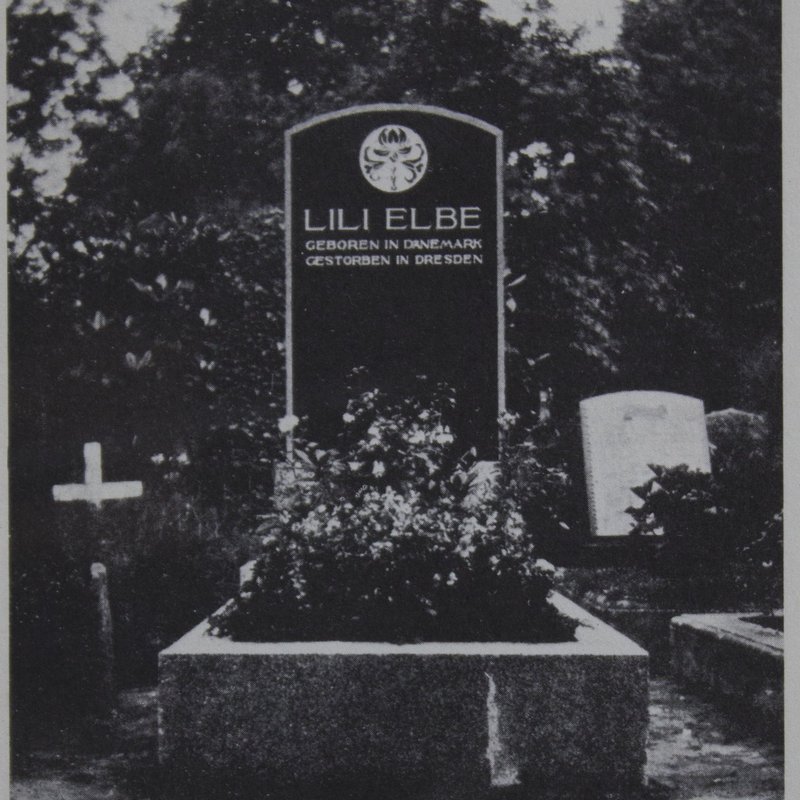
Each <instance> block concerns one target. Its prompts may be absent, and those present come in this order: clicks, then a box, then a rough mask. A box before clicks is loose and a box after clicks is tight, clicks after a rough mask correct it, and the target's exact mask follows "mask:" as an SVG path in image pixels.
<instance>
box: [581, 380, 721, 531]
mask: <svg viewBox="0 0 800 800" xmlns="http://www.w3.org/2000/svg"><path fill="white" fill-rule="evenodd" d="M580 411H581V432H582V435H583V456H584V462H585V466H586V488H587V494H588V497H589V513H590V517H591V524H592V534H593V535H594V536H624V535H627V534H628V533H629V532H630V529H631V528H632V527H633V519H632V518H631V517H630V516H629V515H628V514H626V513H625V509H626V508H628V507H630V506H638V505H641V500H640V499H639V498H638V497H637V496H636V495H635V494H633V492H632V491H631V488H632V487H634V486H640V485H641V484H643V483H645V482H646V481H647V480H649V479H650V478H652V477H653V473H652V472H651V471H650V469H649V467H648V465H649V464H660V465H662V466H666V467H677V466H680V465H681V464H686V465H687V466H688V467H689V468H690V469H698V470H702V471H704V472H710V471H711V461H710V458H709V447H708V436H707V433H706V421H705V414H704V409H703V401H702V400H698V399H697V398H695V397H687V396H686V395H681V394H673V393H672V392H644V391H642V392H616V393H614V394H606V395H601V396H599V397H591V398H589V399H587V400H583V401H582V402H581V405H580Z"/></svg>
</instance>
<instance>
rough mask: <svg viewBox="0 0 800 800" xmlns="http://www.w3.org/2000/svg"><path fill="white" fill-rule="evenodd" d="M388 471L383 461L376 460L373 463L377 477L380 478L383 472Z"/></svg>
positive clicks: (373, 472) (373, 470)
mask: <svg viewBox="0 0 800 800" xmlns="http://www.w3.org/2000/svg"><path fill="white" fill-rule="evenodd" d="M384 472H386V467H385V466H384V465H383V461H376V462H375V463H374V464H373V465H372V474H373V475H374V476H375V477H376V478H380V477H381V475H383V473H384Z"/></svg>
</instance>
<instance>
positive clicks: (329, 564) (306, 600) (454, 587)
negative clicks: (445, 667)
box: [212, 387, 574, 642]
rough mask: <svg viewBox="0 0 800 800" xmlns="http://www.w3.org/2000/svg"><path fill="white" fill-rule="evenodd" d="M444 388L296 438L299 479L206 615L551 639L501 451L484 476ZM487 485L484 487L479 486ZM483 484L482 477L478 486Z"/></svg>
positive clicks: (556, 627)
mask: <svg viewBox="0 0 800 800" xmlns="http://www.w3.org/2000/svg"><path fill="white" fill-rule="evenodd" d="M453 404H454V401H453V398H452V394H451V393H450V392H449V391H448V390H447V389H445V388H443V387H437V388H436V389H434V390H433V391H432V392H429V393H428V395H427V397H426V398H424V399H419V398H415V399H406V400H402V401H400V402H395V403H392V402H390V401H389V399H388V398H387V397H385V396H384V395H382V394H381V393H380V392H378V391H369V392H365V393H363V394H362V395H361V396H360V397H358V398H357V399H356V400H353V401H351V402H350V403H349V404H348V406H347V409H346V411H345V413H344V415H343V420H342V422H343V429H342V432H341V434H340V435H339V437H338V444H337V447H335V448H332V449H328V448H322V447H320V446H318V445H317V444H316V443H314V442H305V443H303V444H302V446H301V445H300V444H299V443H298V442H297V440H296V441H295V447H294V451H293V458H294V463H295V468H296V471H297V473H298V474H299V475H301V476H302V478H303V479H300V480H297V481H295V482H294V484H293V486H292V488H291V491H290V493H289V495H288V497H287V498H285V502H284V503H283V504H282V506H283V507H282V510H281V511H280V513H279V519H278V522H277V524H275V525H272V526H267V529H266V530H265V531H264V533H265V536H264V539H263V542H264V552H263V554H262V555H261V557H260V558H259V559H258V561H257V562H256V565H255V568H254V570H253V573H252V576H251V578H250V580H248V581H247V582H246V583H245V584H244V585H243V586H242V588H241V591H240V592H239V594H238V595H237V596H236V597H235V598H234V600H233V602H232V603H231V604H230V605H229V606H228V608H227V609H226V610H225V611H223V612H221V613H220V614H218V615H217V616H216V617H214V618H213V619H212V627H213V630H214V632H216V633H217V634H220V635H231V636H233V637H234V638H238V639H255V640H272V639H306V640H312V639H364V640H365V639H369V640H383V641H386V640H390V641H396V642H407V641H420V640H428V641H430V640H497V639H506V640H509V639H510V640H524V641H542V640H547V641H553V640H559V639H561V640H563V639H568V638H571V635H572V632H573V630H574V627H573V626H571V624H570V623H569V622H568V621H567V620H565V619H563V618H562V617H561V616H560V615H559V614H558V613H557V612H556V611H555V610H554V609H553V608H552V607H551V606H550V605H549V604H548V603H547V597H548V594H549V592H550V589H551V587H552V579H553V568H552V566H551V565H549V564H547V563H546V562H543V561H541V560H539V561H537V560H536V558H535V554H534V546H533V542H532V540H531V538H530V537H529V536H528V535H527V533H526V531H525V526H524V523H523V519H522V516H521V515H520V513H519V510H518V508H517V506H516V502H515V501H514V499H513V497H512V496H511V494H510V492H509V491H508V486H509V482H508V481H507V480H506V478H505V475H504V469H503V464H502V461H501V463H500V464H499V465H498V466H497V468H496V469H494V470H491V471H490V472H491V475H488V476H487V475H486V474H485V473H486V470H484V471H483V472H484V475H483V477H481V470H480V469H479V466H480V462H477V460H476V455H475V452H474V451H467V452H461V451H460V450H459V448H458V446H457V442H456V438H455V436H454V434H453V432H452V430H451V428H450V426H449V424H448V422H447V415H448V412H449V411H450V410H451V409H452V407H453ZM487 482H489V483H490V484H491V488H490V489H487ZM481 483H483V486H482V487H481V485H480V484H481Z"/></svg>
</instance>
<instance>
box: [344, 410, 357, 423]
mask: <svg viewBox="0 0 800 800" xmlns="http://www.w3.org/2000/svg"><path fill="white" fill-rule="evenodd" d="M342 419H343V420H344V421H345V422H346V423H347V424H348V425H349V424H350V423H351V422H355V419H356V418H355V417H354V416H353V415H352V414H350V413H345V414H342Z"/></svg>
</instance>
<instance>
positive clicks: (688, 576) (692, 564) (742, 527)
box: [628, 426, 783, 609]
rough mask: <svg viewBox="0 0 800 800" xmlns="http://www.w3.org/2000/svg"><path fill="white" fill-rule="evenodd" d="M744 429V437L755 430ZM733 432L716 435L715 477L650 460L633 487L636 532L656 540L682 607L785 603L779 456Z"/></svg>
mask: <svg viewBox="0 0 800 800" xmlns="http://www.w3.org/2000/svg"><path fill="white" fill-rule="evenodd" d="M743 430H744V434H743V435H744V438H748V437H749V436H750V434H751V433H752V428H751V426H746V427H745V428H744V429H743ZM726 431H727V433H728V434H729V435H728V436H727V437H726V436H722V435H717V437H716V438H717V441H718V444H717V446H716V449H715V452H714V459H713V461H714V467H715V470H714V472H713V475H712V474H707V473H703V472H700V471H696V470H690V469H688V468H687V467H686V466H685V465H683V466H679V467H672V468H667V467H663V466H651V469H652V471H653V477H652V478H651V479H650V480H648V481H647V482H646V483H644V484H643V485H641V486H638V487H636V488H634V489H633V491H634V493H635V494H637V495H638V496H639V497H640V498H641V499H642V501H643V502H642V505H641V506H640V507H638V508H634V507H632V508H629V509H628V513H629V514H630V515H631V516H632V517H633V518H634V520H635V526H634V528H633V531H632V533H633V535H634V536H635V537H639V538H640V540H641V541H642V542H643V543H647V544H650V545H654V547H653V549H652V550H650V551H649V554H650V556H651V557H652V564H653V567H654V569H655V570H656V572H657V574H660V575H661V576H663V577H668V578H669V579H670V581H671V582H672V584H673V588H674V594H675V595H676V597H677V598H678V600H679V602H680V603H681V604H682V605H683V606H686V607H694V608H698V609H706V608H714V607H720V608H722V607H737V606H741V605H742V604H751V605H755V606H758V607H763V608H776V607H779V606H781V605H782V602H783V601H782V595H783V590H782V586H783V582H782V580H783V572H782V570H783V553H782V543H783V539H782V523H783V517H782V513H781V512H780V500H781V483H780V461H779V460H778V459H777V458H776V457H775V456H774V454H773V455H772V457H770V454H769V453H768V452H766V451H765V450H764V449H759V448H757V447H754V446H746V445H744V444H743V443H742V439H743V436H742V435H738V436H737V435H736V433H735V431H734V429H733V428H732V427H730V426H729V427H728V428H726ZM741 433H742V431H741V430H740V434H741ZM759 438H761V437H759ZM763 438H764V439H765V438H766V437H765V436H764V437H763Z"/></svg>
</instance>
